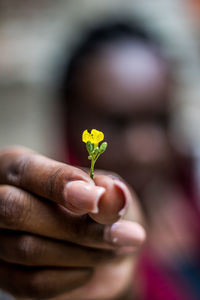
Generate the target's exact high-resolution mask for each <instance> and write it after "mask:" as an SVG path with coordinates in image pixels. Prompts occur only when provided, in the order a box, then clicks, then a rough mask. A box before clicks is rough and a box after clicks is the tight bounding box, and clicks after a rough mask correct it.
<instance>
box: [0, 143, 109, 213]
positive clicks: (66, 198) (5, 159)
mask: <svg viewBox="0 0 200 300" xmlns="http://www.w3.org/2000/svg"><path fill="white" fill-rule="evenodd" d="M73 181H76V182H78V188H77V189H76V195H75V192H74V191H73V185H71V184H70V183H72V182H73ZM0 184H8V185H14V186H16V187H19V188H21V189H24V190H26V191H29V192H31V193H34V194H36V195H38V196H41V197H43V198H46V199H49V200H52V201H54V202H56V203H59V204H61V205H63V206H65V207H66V208H68V209H69V210H70V211H72V212H75V213H87V212H95V211H96V210H97V202H98V201H99V199H100V197H101V195H102V194H103V193H104V191H105V188H103V187H98V186H95V184H94V182H93V180H92V179H91V178H90V177H89V175H87V174H86V173H85V172H84V171H82V170H80V169H78V168H75V167H73V166H70V165H67V164H64V163H60V162H57V161H55V160H52V159H49V158H47V157H45V156H42V155H39V154H37V153H35V152H33V151H31V150H29V149H26V148H23V147H11V148H8V149H5V150H1V151H0Z"/></svg>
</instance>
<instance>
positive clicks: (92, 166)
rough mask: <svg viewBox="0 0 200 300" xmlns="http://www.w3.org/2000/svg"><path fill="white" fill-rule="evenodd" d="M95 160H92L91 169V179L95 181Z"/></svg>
mask: <svg viewBox="0 0 200 300" xmlns="http://www.w3.org/2000/svg"><path fill="white" fill-rule="evenodd" d="M95 162H96V161H95V160H94V159H93V158H92V160H91V168H90V177H91V178H92V179H93V178H94V165H95Z"/></svg>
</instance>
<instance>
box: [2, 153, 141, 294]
mask: <svg viewBox="0 0 200 300" xmlns="http://www.w3.org/2000/svg"><path fill="white" fill-rule="evenodd" d="M0 165H1V169H0V184H1V185H0V228H1V231H0V235H1V244H0V262H1V263H0V287H1V288H2V289H5V290H6V291H8V292H10V293H12V294H13V295H14V296H15V297H17V298H39V299H41V298H52V297H56V299H62V298H63V299H91V298H92V299H96V298H97V299H99V296H100V297H101V298H102V299H105V297H106V299H109V297H110V296H111V295H112V296H114V297H115V296H117V295H119V294H120V293H121V292H122V291H124V290H125V289H126V287H127V284H128V282H129V281H128V280H127V279H128V278H129V277H130V274H131V273H132V267H130V266H131V263H130V261H132V255H131V256H130V253H133V252H135V251H136V249H137V248H138V247H139V246H140V245H141V244H142V242H143V240H144V237H145V234H144V230H143V229H142V227H141V226H140V225H139V224H138V222H141V217H140V212H139V210H138V206H137V201H136V198H135V196H134V195H133V194H130V192H129V190H128V188H127V187H126V186H125V185H124V184H123V183H120V184H119V185H120V186H121V184H122V186H121V187H119V186H118V183H117V184H116V179H115V180H114V179H113V178H111V177H109V176H105V175H96V177H95V180H94V182H93V181H92V180H91V179H90V177H89V176H88V175H87V173H85V172H83V171H82V170H80V169H78V168H74V167H72V166H70V165H66V164H62V163H59V162H56V161H53V160H51V159H48V158H46V157H43V156H41V155H39V154H37V153H34V152H32V151H31V150H28V149H25V148H20V147H19V148H16V147H13V148H9V149H5V150H1V151H0ZM69 182H72V184H70V185H67V183H69ZM117 182H120V181H119V180H117ZM97 186H101V187H104V188H105V190H104V193H103V194H102V195H101V197H100V200H99V211H98V213H95V214H94V213H91V212H90V211H91V210H92V211H93V205H94V202H95V201H96V200H95V199H96V195H97V193H98V192H97V191H98V188H96V187H97ZM125 202H126V205H128V206H129V213H128V214H127V213H125V212H124V213H123V219H125V216H127V219H129V220H134V222H132V221H125V220H124V221H123V220H121V223H120V224H119V225H118V229H119V230H120V231H122V232H123V230H124V231H125V232H124V235H123V234H121V232H119V230H118V229H114V231H113V230H112V229H111V224H113V223H114V222H116V221H117V220H118V219H119V218H120V217H119V215H118V212H119V211H120V210H121V209H122V208H123V207H124V205H125ZM77 203H80V205H77ZM108 203H109V205H108ZM96 219H97V220H98V222H96V221H95V220H96ZM127 228H129V232H130V231H131V233H130V234H129V235H128V236H126V232H127ZM117 231H118V232H117ZM116 236H117V237H118V240H117V243H116V241H114V238H115V237H116ZM120 236H121V237H120ZM124 236H125V238H124ZM125 246H129V256H127V255H125V251H124V250H123V249H124V247H125ZM108 266H109V267H108ZM105 270H106V272H105ZM109 270H110V271H109ZM119 271H120V274H119ZM113 272H114V274H115V276H114V278H113V279H112V276H111V273H112V274H113ZM121 272H122V273H124V280H121V284H120V285H119V286H117V287H114V286H113V289H111V290H110V289H107V290H106V289H105V292H106V295H104V291H103V294H102V293H101V292H100V294H99V292H98V286H99V285H102V284H103V283H104V285H105V287H106V286H107V285H109V286H110V285H111V284H112V281H113V280H114V279H115V280H116V277H117V276H121ZM110 279H111V280H110ZM59 295H61V298H60V297H58V296H59ZM57 297H58V298H57ZM87 297H88V298H87Z"/></svg>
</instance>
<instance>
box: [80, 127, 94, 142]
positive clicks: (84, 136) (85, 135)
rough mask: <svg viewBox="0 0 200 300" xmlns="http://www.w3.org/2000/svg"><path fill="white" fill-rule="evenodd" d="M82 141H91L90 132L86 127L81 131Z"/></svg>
mask: <svg viewBox="0 0 200 300" xmlns="http://www.w3.org/2000/svg"><path fill="white" fill-rule="evenodd" d="M82 141H83V142H84V143H87V142H92V140H91V134H90V133H89V132H88V131H87V129H86V130H84V131H83V134H82Z"/></svg>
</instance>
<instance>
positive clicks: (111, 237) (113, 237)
mask: <svg viewBox="0 0 200 300" xmlns="http://www.w3.org/2000/svg"><path fill="white" fill-rule="evenodd" d="M145 237H146V233H145V230H144V229H143V227H142V226H141V225H140V224H138V223H135V222H131V221H125V220H121V221H118V222H116V223H114V224H113V225H112V226H107V227H106V229H105V232H104V238H105V240H106V241H107V242H109V243H111V244H112V245H115V246H130V247H135V246H139V245H141V244H142V243H143V242H144V240H145Z"/></svg>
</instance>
